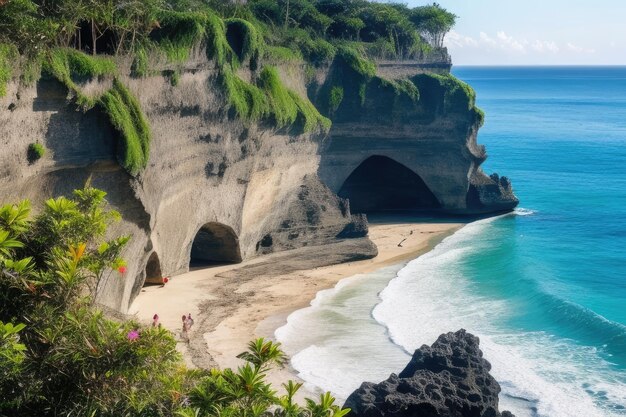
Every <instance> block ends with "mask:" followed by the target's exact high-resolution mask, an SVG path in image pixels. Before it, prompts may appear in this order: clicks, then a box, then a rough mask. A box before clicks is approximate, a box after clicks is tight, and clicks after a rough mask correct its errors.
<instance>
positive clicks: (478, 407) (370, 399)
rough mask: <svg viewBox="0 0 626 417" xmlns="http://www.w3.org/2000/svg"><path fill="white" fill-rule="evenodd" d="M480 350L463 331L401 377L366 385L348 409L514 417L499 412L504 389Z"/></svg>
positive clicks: (408, 416)
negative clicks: (499, 395) (491, 373)
mask: <svg viewBox="0 0 626 417" xmlns="http://www.w3.org/2000/svg"><path fill="white" fill-rule="evenodd" d="M478 344H479V339H478V338H477V337H476V336H473V335H472V334H470V333H467V332H466V331H465V330H459V331H457V332H456V333H447V334H443V335H441V336H439V338H438V339H437V341H436V342H435V343H434V344H433V345H432V346H426V345H424V346H422V347H421V348H419V349H417V350H416V351H415V353H414V354H413V358H412V359H411V361H410V362H409V364H408V365H407V367H406V368H405V369H404V370H403V371H402V372H400V374H399V375H395V374H391V376H390V377H389V378H388V379H387V380H386V381H383V382H381V383H379V384H374V383H371V382H364V383H363V384H362V385H361V387H360V388H359V389H357V390H356V391H354V392H353V393H352V394H351V395H350V397H348V400H347V401H346V404H345V406H344V407H348V408H351V409H352V412H351V414H350V415H351V416H354V417H514V416H513V414H511V413H510V412H508V411H504V412H502V413H500V412H499V411H498V394H499V393H500V385H499V384H498V382H496V380H495V379H494V378H493V377H492V376H491V375H490V374H489V371H490V370H491V365H490V364H489V362H488V361H487V360H486V359H484V358H483V353H482V351H481V350H480V348H479V346H478Z"/></svg>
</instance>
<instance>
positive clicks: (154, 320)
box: [152, 314, 159, 327]
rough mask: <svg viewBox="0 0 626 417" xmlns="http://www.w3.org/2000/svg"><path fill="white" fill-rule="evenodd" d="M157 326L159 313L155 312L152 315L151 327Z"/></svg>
mask: <svg viewBox="0 0 626 417" xmlns="http://www.w3.org/2000/svg"><path fill="white" fill-rule="evenodd" d="M157 326H159V315H158V314H155V315H154V316H152V327H157Z"/></svg>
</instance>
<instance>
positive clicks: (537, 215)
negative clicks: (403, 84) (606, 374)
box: [455, 68, 626, 369]
mask: <svg viewBox="0 0 626 417" xmlns="http://www.w3.org/2000/svg"><path fill="white" fill-rule="evenodd" d="M455 74H456V75H457V76H458V77H459V78H461V79H463V80H465V81H467V82H468V83H470V84H471V85H472V86H473V87H474V88H475V89H476V91H477V94H478V97H479V99H478V104H479V106H481V107H482V108H483V109H484V110H485V111H486V113H487V114H488V115H489V119H488V121H487V124H486V125H485V127H484V129H482V130H481V132H480V140H481V142H482V143H485V144H486V145H487V149H488V151H489V154H490V156H491V158H490V159H489V160H488V161H487V163H486V164H485V170H487V171H492V170H493V171H499V172H502V173H503V174H504V175H508V176H510V177H511V178H512V179H513V180H514V184H515V185H514V186H515V191H516V193H517V195H518V196H519V198H520V199H521V201H522V204H521V206H522V207H524V208H526V209H529V210H532V211H533V215H532V216H523V217H509V218H506V219H502V220H501V221H498V222H494V223H493V224H492V225H491V229H492V230H491V233H490V237H491V239H490V240H491V241H490V242H489V244H488V245H486V246H487V248H486V251H481V252H480V253H477V254H475V255H474V256H472V257H471V259H467V261H466V262H464V263H463V265H462V268H463V272H464V273H465V274H466V275H468V276H472V277H475V279H476V280H477V282H480V283H481V285H480V288H479V290H480V291H481V292H483V293H484V294H485V295H486V296H490V297H498V298H502V299H506V300H507V301H508V302H511V303H513V304H515V305H516V306H517V307H518V308H519V309H520V310H521V311H520V314H517V315H515V316H514V317H511V318H510V319H509V321H508V322H507V323H506V324H507V325H509V326H512V327H516V328H519V329H523V330H531V331H534V330H541V331H547V332H550V333H551V334H553V335H556V336H560V337H565V338H571V339H574V340H575V341H576V342H578V343H581V344H584V345H589V346H595V347H597V348H598V352H599V354H600V355H601V356H602V357H604V358H605V359H607V360H609V361H611V362H614V363H615V367H616V368H617V369H626V327H625V325H626V68H565V69H564V68H510V69H502V68H459V69H457V70H456V71H455Z"/></svg>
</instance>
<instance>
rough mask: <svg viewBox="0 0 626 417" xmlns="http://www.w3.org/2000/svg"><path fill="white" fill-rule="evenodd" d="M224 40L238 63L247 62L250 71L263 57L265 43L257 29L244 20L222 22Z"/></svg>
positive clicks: (232, 19)
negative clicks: (224, 33)
mask: <svg viewBox="0 0 626 417" xmlns="http://www.w3.org/2000/svg"><path fill="white" fill-rule="evenodd" d="M224 25H225V26H226V40H227V42H228V44H229V46H230V48H231V50H232V51H233V52H234V53H235V54H236V55H237V58H238V59H239V62H241V63H244V62H249V63H250V67H251V69H252V70H254V69H256V66H257V65H258V61H259V58H260V57H261V56H262V55H263V52H264V47H265V42H264V40H263V36H261V34H260V33H259V31H258V30H257V28H256V27H255V26H254V25H253V24H252V23H250V22H248V21H247V20H244V19H238V18H230V19H226V20H224Z"/></svg>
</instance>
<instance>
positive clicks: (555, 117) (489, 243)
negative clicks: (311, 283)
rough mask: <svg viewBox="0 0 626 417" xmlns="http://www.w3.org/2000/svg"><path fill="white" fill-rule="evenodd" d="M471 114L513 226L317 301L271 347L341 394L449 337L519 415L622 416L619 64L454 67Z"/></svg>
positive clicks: (473, 229) (467, 237) (488, 226)
mask: <svg viewBox="0 0 626 417" xmlns="http://www.w3.org/2000/svg"><path fill="white" fill-rule="evenodd" d="M455 73H456V75H457V76H458V77H459V78H461V79H463V80H465V81H467V82H469V83H470V84H471V85H472V86H473V87H474V88H475V89H476V91H477V94H478V104H479V106H480V107H482V108H483V109H484V110H485V112H486V113H487V120H486V125H485V127H484V128H483V129H482V130H481V133H480V136H479V141H480V142H481V143H484V144H485V145H487V150H488V152H489V155H490V159H489V160H488V161H487V163H486V164H485V170H486V171H491V170H495V171H497V172H500V173H501V174H503V175H507V176H509V177H510V178H512V180H513V186H514V189H515V191H516V193H517V195H518V196H519V197H520V200H521V201H522V203H521V206H522V207H523V208H522V209H519V210H517V212H516V213H515V214H511V215H506V216H500V217H497V218H494V219H488V220H482V221H479V222H475V223H472V224H470V225H468V226H466V227H464V228H463V229H462V230H461V231H459V232H457V233H456V234H455V235H453V236H451V237H449V238H448V239H446V240H445V241H444V242H443V243H442V244H440V245H439V246H438V247H437V248H435V250H433V251H432V252H430V253H428V254H426V255H423V256H422V257H420V258H418V259H417V260H414V261H412V262H410V263H409V264H408V265H407V266H406V267H404V268H401V267H400V266H399V267H397V268H387V269H385V270H381V271H377V272H376V273H375V274H369V275H367V276H361V277H355V278H352V279H350V280H348V281H344V282H342V283H341V285H340V286H339V287H338V288H336V289H334V290H329V291H327V292H323V293H320V294H319V295H318V298H317V299H316V301H315V302H314V304H313V307H312V308H310V309H307V310H302V311H300V312H297V313H294V315H292V316H290V318H289V323H288V324H287V325H286V326H285V327H283V328H281V329H279V330H278V331H277V336H278V338H279V340H280V341H281V342H283V343H284V344H285V346H286V348H287V350H288V351H289V353H291V354H293V359H292V362H293V366H294V367H295V368H296V369H297V370H298V371H300V372H301V375H302V377H303V378H304V379H305V380H306V381H308V382H310V383H312V384H315V385H316V386H319V387H321V388H323V389H328V390H331V391H333V392H334V393H336V394H337V395H338V396H340V397H342V398H345V397H346V396H347V395H349V393H350V392H351V391H352V390H353V389H355V388H356V387H358V385H360V382H362V381H363V380H371V381H378V380H382V379H384V378H386V377H387V376H388V374H389V373H391V372H399V371H400V370H401V369H402V368H403V367H404V365H406V363H407V361H408V358H409V356H408V353H407V352H412V351H413V350H414V349H415V348H417V347H419V346H420V345H422V344H425V343H426V344H431V343H432V342H433V341H434V340H435V339H436V337H437V336H438V335H439V334H440V333H443V332H446V331H453V330H457V329H459V328H461V327H463V328H466V329H468V330H470V331H471V332H474V333H476V334H477V335H479V336H480V338H481V346H482V349H483V351H484V352H485V356H486V357H487V359H488V360H489V361H490V362H491V363H492V365H493V371H492V372H493V374H494V376H495V377H496V379H498V381H499V382H500V383H501V385H502V387H503V393H502V395H501V402H502V408H509V409H511V411H513V412H515V413H516V414H518V415H519V416H550V417H561V416H572V417H574V416H589V417H590V416H602V417H609V416H625V415H626V253H625V252H626V68H479V67H474V68H459V69H456V70H455Z"/></svg>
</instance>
